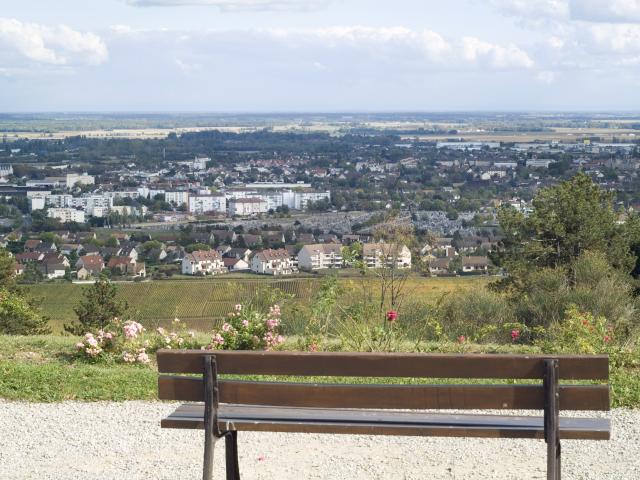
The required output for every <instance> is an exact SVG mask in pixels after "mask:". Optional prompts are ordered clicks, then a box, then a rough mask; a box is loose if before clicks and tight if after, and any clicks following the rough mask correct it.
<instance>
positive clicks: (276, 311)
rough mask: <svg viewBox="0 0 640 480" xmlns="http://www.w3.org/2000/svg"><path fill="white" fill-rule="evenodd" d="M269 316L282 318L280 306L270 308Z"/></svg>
mask: <svg viewBox="0 0 640 480" xmlns="http://www.w3.org/2000/svg"><path fill="white" fill-rule="evenodd" d="M269 314H270V315H271V316H272V317H279V316H280V305H274V306H273V307H269Z"/></svg>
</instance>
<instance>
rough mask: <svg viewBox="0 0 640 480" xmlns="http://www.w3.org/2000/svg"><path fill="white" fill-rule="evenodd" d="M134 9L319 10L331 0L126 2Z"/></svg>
mask: <svg viewBox="0 0 640 480" xmlns="http://www.w3.org/2000/svg"><path fill="white" fill-rule="evenodd" d="M126 2H127V3H128V4H129V5H132V6H134V7H181V6H213V7H218V8H219V9H220V10H223V11H233V10H317V9H319V8H322V7H324V6H326V5H327V4H328V3H329V0H126Z"/></svg>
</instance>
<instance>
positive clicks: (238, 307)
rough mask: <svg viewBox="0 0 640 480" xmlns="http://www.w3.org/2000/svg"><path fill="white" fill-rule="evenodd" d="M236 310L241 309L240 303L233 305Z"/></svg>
mask: <svg viewBox="0 0 640 480" xmlns="http://www.w3.org/2000/svg"><path fill="white" fill-rule="evenodd" d="M235 309H236V312H239V311H240V310H242V305H240V304H239V303H238V304H237V305H236V306H235Z"/></svg>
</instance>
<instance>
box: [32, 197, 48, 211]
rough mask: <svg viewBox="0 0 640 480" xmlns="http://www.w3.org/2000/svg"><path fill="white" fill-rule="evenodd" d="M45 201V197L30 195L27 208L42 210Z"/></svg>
mask: <svg viewBox="0 0 640 480" xmlns="http://www.w3.org/2000/svg"><path fill="white" fill-rule="evenodd" d="M46 203H47V199H46V198H45V197H31V198H29V210H30V211H32V212H33V211H34V210H42V209H44V207H45V205H46Z"/></svg>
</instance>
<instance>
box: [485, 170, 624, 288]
mask: <svg viewBox="0 0 640 480" xmlns="http://www.w3.org/2000/svg"><path fill="white" fill-rule="evenodd" d="M532 203H533V212H532V213H531V214H530V215H529V216H526V215H524V214H522V213H520V212H517V211H516V210H515V209H513V208H510V207H507V208H504V209H502V210H501V211H500V212H499V214H498V219H499V221H500V226H501V228H502V230H503V235H504V237H503V240H502V241H501V248H500V250H499V251H498V252H496V253H493V254H492V260H493V261H494V263H496V264H497V265H498V266H501V267H504V268H505V269H506V270H507V271H508V273H509V277H508V278H507V279H505V280H503V281H501V282H498V286H499V287H505V286H511V287H516V288H517V287H518V283H519V282H520V281H521V280H522V278H523V277H525V276H526V275H527V274H528V272H530V271H531V270H533V269H537V268H545V267H550V268H558V267H562V268H564V267H568V266H569V265H571V263H572V262H573V261H574V260H575V259H576V258H578V257H580V255H581V254H583V253H584V252H600V253H602V254H604V255H605V256H606V258H607V259H608V261H609V262H610V264H611V265H613V266H614V267H616V268H618V269H620V270H621V271H624V272H627V273H630V272H631V270H632V269H633V267H634V265H635V261H636V258H635V255H634V254H633V252H632V250H631V248H630V247H631V241H632V238H631V237H632V236H633V233H632V229H631V228H630V226H631V225H635V219H634V220H632V221H631V222H629V224H619V223H618V222H617V220H618V213H617V212H616V211H615V209H614V196H613V193H612V192H606V191H604V190H601V189H600V188H599V187H598V186H597V185H595V184H594V183H593V182H592V180H591V178H590V177H588V176H587V175H585V174H583V173H580V174H578V175H576V176H575V177H573V178H572V179H570V180H568V181H564V182H561V183H559V184H558V185H555V186H552V187H549V188H545V189H543V190H541V191H540V192H539V193H538V194H537V195H536V196H535V198H534V199H533V202H532ZM519 286H520V287H522V285H521V284H520V285H519Z"/></svg>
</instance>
